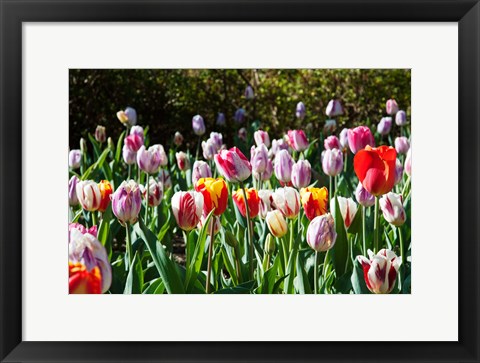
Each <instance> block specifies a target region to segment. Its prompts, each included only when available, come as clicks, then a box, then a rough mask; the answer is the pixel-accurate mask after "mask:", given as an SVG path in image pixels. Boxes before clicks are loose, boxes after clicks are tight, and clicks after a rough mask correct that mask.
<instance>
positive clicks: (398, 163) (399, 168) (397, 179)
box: [395, 159, 403, 185]
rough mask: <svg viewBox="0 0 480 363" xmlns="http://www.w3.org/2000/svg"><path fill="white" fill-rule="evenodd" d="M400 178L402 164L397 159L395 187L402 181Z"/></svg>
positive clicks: (401, 175)
mask: <svg viewBox="0 0 480 363" xmlns="http://www.w3.org/2000/svg"><path fill="white" fill-rule="evenodd" d="M402 177H403V165H402V162H401V161H400V160H399V159H397V161H396V162H395V185H397V184H398V183H400V181H401V180H402Z"/></svg>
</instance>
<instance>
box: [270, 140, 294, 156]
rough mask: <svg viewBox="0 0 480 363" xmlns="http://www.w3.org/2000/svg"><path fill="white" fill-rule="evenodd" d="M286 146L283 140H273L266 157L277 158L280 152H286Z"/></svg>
mask: <svg viewBox="0 0 480 363" xmlns="http://www.w3.org/2000/svg"><path fill="white" fill-rule="evenodd" d="M288 148H289V146H288V144H287V143H286V142H285V140H283V139H278V140H273V141H272V147H271V148H270V150H269V151H268V157H269V158H271V159H273V158H275V157H276V156H277V154H278V152H279V151H280V150H287V151H288Z"/></svg>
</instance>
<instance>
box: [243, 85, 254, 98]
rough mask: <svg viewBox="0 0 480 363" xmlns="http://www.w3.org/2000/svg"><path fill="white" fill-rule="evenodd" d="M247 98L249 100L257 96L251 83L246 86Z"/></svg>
mask: <svg viewBox="0 0 480 363" xmlns="http://www.w3.org/2000/svg"><path fill="white" fill-rule="evenodd" d="M245 98H246V99H247V100H253V99H254V98H255V93H254V92H253V88H252V86H250V85H248V86H247V88H245Z"/></svg>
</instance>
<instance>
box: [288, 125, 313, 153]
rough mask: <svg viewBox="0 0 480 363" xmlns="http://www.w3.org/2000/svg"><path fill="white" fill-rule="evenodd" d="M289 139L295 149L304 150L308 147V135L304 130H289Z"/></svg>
mask: <svg viewBox="0 0 480 363" xmlns="http://www.w3.org/2000/svg"><path fill="white" fill-rule="evenodd" d="M288 139H289V141H290V145H291V146H292V148H293V149H294V150H295V151H304V150H306V149H307V148H308V139H307V135H305V132H303V130H288Z"/></svg>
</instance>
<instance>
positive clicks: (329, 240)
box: [307, 213, 337, 252]
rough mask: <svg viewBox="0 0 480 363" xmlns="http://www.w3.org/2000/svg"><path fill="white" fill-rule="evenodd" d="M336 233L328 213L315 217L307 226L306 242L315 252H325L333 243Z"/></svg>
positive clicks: (333, 222)
mask: <svg viewBox="0 0 480 363" xmlns="http://www.w3.org/2000/svg"><path fill="white" fill-rule="evenodd" d="M336 239H337V233H336V232H335V221H334V220H333V217H332V215H331V214H330V213H327V214H324V215H321V216H318V217H315V218H314V219H313V220H312V221H311V222H310V224H309V225H308V228H307V243H308V245H309V246H310V247H311V248H312V249H313V250H314V251H316V252H325V251H328V250H329V249H331V248H332V247H333V246H334V245H335V241H336Z"/></svg>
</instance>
